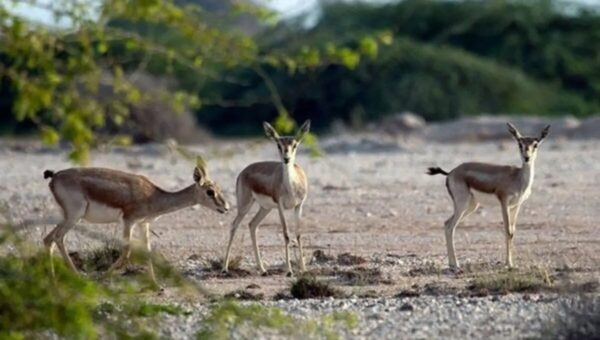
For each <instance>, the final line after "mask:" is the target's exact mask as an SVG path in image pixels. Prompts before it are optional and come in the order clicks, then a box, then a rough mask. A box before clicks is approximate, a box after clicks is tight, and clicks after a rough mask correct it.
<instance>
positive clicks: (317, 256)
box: [311, 249, 335, 264]
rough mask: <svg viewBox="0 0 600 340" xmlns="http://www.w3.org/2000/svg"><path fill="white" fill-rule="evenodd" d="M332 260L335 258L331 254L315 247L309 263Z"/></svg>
mask: <svg viewBox="0 0 600 340" xmlns="http://www.w3.org/2000/svg"><path fill="white" fill-rule="evenodd" d="M334 260H335V258H334V257H333V256H331V255H327V254H325V252H324V251H322V250H320V249H317V250H315V251H314V252H313V257H312V260H311V263H316V264H324V263H329V262H333V261H334Z"/></svg>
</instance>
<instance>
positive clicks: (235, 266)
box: [203, 256, 252, 278]
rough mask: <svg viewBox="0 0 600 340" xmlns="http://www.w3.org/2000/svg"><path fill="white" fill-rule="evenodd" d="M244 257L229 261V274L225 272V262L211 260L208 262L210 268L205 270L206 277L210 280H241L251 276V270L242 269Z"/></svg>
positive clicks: (215, 259) (217, 259) (216, 259)
mask: <svg viewBox="0 0 600 340" xmlns="http://www.w3.org/2000/svg"><path fill="white" fill-rule="evenodd" d="M241 265H242V257H241V256H235V257H233V258H231V260H230V261H229V268H228V271H227V273H224V272H223V260H222V259H219V258H213V259H209V260H208V261H207V266H208V268H206V269H204V270H203V274H204V275H205V277H209V278H213V277H215V278H240V277H247V276H251V275H252V273H251V272H250V271H249V270H246V269H243V268H241Z"/></svg>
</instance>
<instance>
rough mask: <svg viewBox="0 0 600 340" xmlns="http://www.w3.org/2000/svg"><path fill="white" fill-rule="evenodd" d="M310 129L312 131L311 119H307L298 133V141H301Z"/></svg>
mask: <svg viewBox="0 0 600 340" xmlns="http://www.w3.org/2000/svg"><path fill="white" fill-rule="evenodd" d="M308 131H310V119H309V120H307V121H305V122H304V124H302V126H301V127H300V129H299V130H298V133H296V137H295V138H296V140H297V141H298V142H301V141H302V140H303V139H304V137H305V136H306V134H307V133H308Z"/></svg>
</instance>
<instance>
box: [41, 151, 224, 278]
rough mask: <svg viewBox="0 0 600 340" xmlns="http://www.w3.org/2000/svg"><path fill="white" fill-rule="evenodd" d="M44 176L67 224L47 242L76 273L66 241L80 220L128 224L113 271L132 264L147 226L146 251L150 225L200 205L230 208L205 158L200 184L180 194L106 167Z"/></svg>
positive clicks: (198, 174)
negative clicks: (135, 237)
mask: <svg viewBox="0 0 600 340" xmlns="http://www.w3.org/2000/svg"><path fill="white" fill-rule="evenodd" d="M44 178H51V181H50V184H49V186H50V190H51V191H52V194H53V195H54V198H55V200H56V202H57V203H58V205H59V206H60V208H61V209H62V213H63V220H62V222H60V223H59V224H58V225H57V226H56V228H54V229H53V230H52V231H51V232H50V233H49V234H48V235H47V236H46V237H45V238H44V244H45V246H46V247H48V249H49V252H50V255H52V252H53V249H54V245H57V246H58V249H59V251H60V253H61V255H62V256H63V258H64V259H65V261H66V262H67V264H68V265H69V267H71V268H72V269H73V270H74V271H77V268H76V267H75V265H74V264H73V261H72V260H71V258H70V257H69V253H68V252H67V249H66V248H65V245H64V242H63V240H64V237H65V234H66V233H67V232H69V230H71V229H72V228H73V227H74V226H75V224H76V223H78V222H79V221H80V220H85V221H88V222H91V223H113V222H121V223H122V224H123V237H124V239H125V245H124V250H123V253H122V254H121V256H120V257H119V259H118V260H117V261H116V262H115V263H114V264H113V265H112V266H111V267H110V269H109V272H111V271H113V270H114V269H118V268H120V267H122V266H124V265H126V264H127V261H128V260H129V257H130V255H131V246H130V241H131V236H132V233H133V230H134V227H135V226H136V225H138V224H141V225H142V226H143V227H144V234H143V235H144V242H145V246H146V250H147V251H150V250H151V248H150V235H149V234H150V223H151V222H153V221H155V220H156V219H157V218H158V217H160V216H162V215H164V214H167V213H169V212H173V211H176V210H180V209H183V208H186V207H189V206H193V205H196V204H201V205H204V206H206V207H208V208H210V209H213V210H216V211H218V212H220V213H225V212H227V211H228V210H229V204H228V203H227V201H226V200H225V198H224V197H223V194H222V193H221V189H220V188H219V186H218V185H217V184H216V183H214V182H212V181H211V180H210V179H209V178H208V173H207V170H206V167H205V165H204V163H203V162H202V161H201V160H199V161H198V165H197V166H196V167H195V168H194V176H193V178H194V183H193V184H192V185H190V186H188V187H187V188H185V189H183V190H180V191H177V192H168V191H165V190H163V189H161V188H159V187H158V186H156V185H155V184H154V183H152V182H151V181H150V180H149V179H148V178H146V177H144V176H140V175H135V174H131V173H127V172H122V171H118V170H112V169H105V168H70V169H66V170H62V171H58V172H56V173H55V172H53V171H50V170H46V171H45V172H44ZM148 266H149V274H150V277H151V279H152V280H153V282H154V283H156V277H155V275H154V268H153V266H152V260H151V259H150V257H149V260H148Z"/></svg>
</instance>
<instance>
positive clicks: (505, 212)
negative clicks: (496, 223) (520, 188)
mask: <svg viewBox="0 0 600 340" xmlns="http://www.w3.org/2000/svg"><path fill="white" fill-rule="evenodd" d="M500 207H501V208H502V220H503V221H504V234H505V236H506V266H507V267H508V268H512V266H513V261H512V251H511V250H512V249H511V247H512V239H513V232H512V230H511V225H512V221H511V214H510V212H509V207H508V204H507V202H506V200H505V199H503V198H500Z"/></svg>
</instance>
